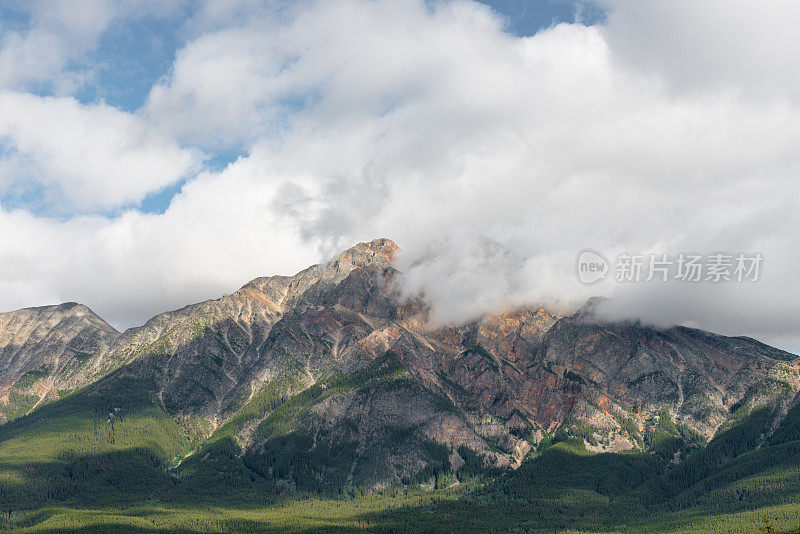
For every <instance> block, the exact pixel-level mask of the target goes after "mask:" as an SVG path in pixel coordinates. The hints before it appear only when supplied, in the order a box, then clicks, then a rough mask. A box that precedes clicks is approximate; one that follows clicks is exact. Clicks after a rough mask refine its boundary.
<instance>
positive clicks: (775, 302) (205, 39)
mask: <svg viewBox="0 0 800 534" xmlns="http://www.w3.org/2000/svg"><path fill="white" fill-rule="evenodd" d="M246 5H249V4H246ZM694 5H695V4H694V3H692V4H691V6H690V5H689V4H685V5H684V4H678V3H662V4H660V6H659V8H658V10H656V9H655V8H649V9H646V8H641V7H638V6H639V3H633V2H630V3H625V2H615V3H614V4H613V6H612V7H613V9H614V11H613V12H612V13H611V15H610V17H609V22H608V24H607V25H606V26H601V27H585V26H583V25H580V24H572V25H570V24H562V25H559V26H556V27H554V28H551V29H548V30H546V31H542V32H540V33H538V34H536V35H535V36H532V37H529V38H518V37H514V36H511V35H509V34H507V33H505V32H504V31H503V24H502V20H500V19H499V18H498V17H497V16H496V15H495V14H493V13H492V12H491V11H490V10H489V9H488V8H486V7H485V6H482V5H480V4H477V3H473V2H443V3H433V4H429V3H425V2H422V1H421V0H420V1H412V0H404V1H396V0H393V1H376V2H364V1H357V0H337V1H324V2H303V3H299V4H294V5H293V7H292V8H290V9H283V10H282V11H280V12H277V13H276V11H275V10H274V9H272V8H271V7H268V8H266V9H264V10H254V11H253V12H252V13H251V16H249V17H244V18H243V17H242V16H241V12H240V10H236V9H233V10H232V11H231V10H230V9H229V8H225V9H223V11H224V13H222V14H221V15H220V17H219V18H218V19H214V20H211V19H203V17H204V16H207V15H203V14H202V13H201V14H200V15H198V17H199V19H198V20H196V21H194V24H195V27H196V28H202V30H198V32H199V33H198V36H197V38H196V39H194V40H193V41H191V42H189V43H188V44H187V46H186V47H185V48H184V49H183V50H182V51H181V52H180V53H179V55H178V57H177V59H176V63H175V65H174V66H173V72H172V74H171V76H169V77H168V78H166V79H164V80H162V82H160V83H159V84H157V85H156V86H155V87H154V88H153V90H152V92H151V94H150V98H149V101H148V104H147V106H146V108H145V109H144V110H142V113H143V116H145V117H147V118H146V120H148V121H152V122H153V123H157V124H158V127H159V131H162V132H169V133H170V134H171V135H174V136H176V137H177V138H179V139H181V140H183V142H188V143H196V144H197V145H199V146H201V147H205V148H209V147H219V146H240V145H243V146H244V147H245V148H246V149H247V150H248V153H249V156H248V157H247V158H244V159H242V160H240V161H239V162H237V163H236V164H235V165H233V166H231V167H230V168H229V169H227V170H225V171H224V172H221V173H218V174H214V173H208V174H204V175H202V176H201V177H200V178H198V180H197V181H196V182H190V183H189V184H188V185H187V186H185V187H184V190H183V192H182V194H181V195H180V196H179V197H178V198H176V199H175V201H174V202H173V204H172V206H171V207H170V209H169V210H168V211H167V212H166V213H165V214H164V215H161V216H156V215H141V214H136V213H130V214H127V215H125V216H124V217H122V218H118V219H114V220H110V221H109V220H104V219H98V218H90V219H76V220H71V221H69V222H67V223H51V222H48V221H41V220H35V219H31V218H30V216H27V215H24V214H20V213H14V214H0V216H2V217H3V219H0V221H6V222H5V224H9V225H10V224H14V225H17V226H19V227H21V228H23V227H24V228H37V229H38V230H37V232H40V233H39V234H36V235H35V236H28V237H29V238H31V239H35V240H36V242H37V243H53V245H52V250H51V249H48V250H46V251H39V252H37V251H36V247H25V246H24V242H21V243H18V244H17V246H16V247H13V248H12V245H6V244H3V245H0V247H2V248H0V258H3V259H4V260H3V261H4V262H0V272H2V273H6V272H8V273H12V274H13V273H15V272H17V273H18V272H20V271H21V270H26V272H27V273H28V274H27V275H26V277H22V276H21V275H20V276H17V277H16V278H8V279H9V280H10V279H13V280H15V282H14V284H17V285H18V286H19V287H16V286H15V287H16V289H14V290H15V291H16V293H15V294H16V295H19V297H18V298H17V299H16V300H13V302H14V303H18V302H20V301H21V300H22V299H23V298H24V297H25V295H26V294H27V293H28V292H29V293H31V294H41V295H47V294H51V295H54V296H57V297H59V298H71V299H73V300H83V301H86V302H87V303H88V304H90V305H92V304H94V303H100V305H97V304H95V305H96V307H98V309H99V310H100V311H105V312H106V313H107V314H108V315H111V316H113V317H120V318H124V320H126V321H128V320H130V321H132V320H133V318H136V317H138V318H140V319H144V318H145V315H146V313H145V312H149V313H154V312H156V311H158V310H159V309H163V308H164V307H167V305H178V304H181V303H183V302H185V301H186V300H197V298H201V297H206V296H210V295H209V293H211V294H213V291H212V290H214V291H220V290H222V288H223V287H236V286H237V285H239V284H241V283H243V282H244V281H246V280H247V279H248V278H250V277H252V276H255V275H256V274H268V273H273V272H278V271H283V272H287V271H291V270H294V269H299V268H301V267H303V266H304V265H305V264H306V263H308V262H309V261H310V260H311V258H313V256H314V254H313V252H314V250H316V249H315V247H316V246H317V245H321V246H322V247H323V248H324V252H325V253H330V252H332V251H333V250H334V249H337V248H340V247H342V246H346V245H349V244H351V243H352V242H353V241H356V240H364V239H372V238H374V237H378V236H387V237H390V238H393V239H395V240H396V241H398V242H399V244H400V245H401V246H403V247H405V248H406V250H407V255H406V257H405V261H407V262H408V266H409V276H408V278H409V284H410V285H409V287H410V288H411V289H415V290H417V289H421V290H425V291H426V292H427V293H428V294H429V296H431V297H432V298H433V299H434V303H435V305H436V306H437V313H438V316H439V317H440V318H441V319H443V320H461V319H465V318H468V317H470V316H473V315H474V314H475V313H478V312H479V311H482V310H485V309H493V308H499V307H503V306H506V305H514V304H517V303H520V302H531V301H534V302H536V301H539V302H558V303H559V304H563V303H577V302H579V301H580V300H582V299H584V298H586V297H588V296H589V295H590V294H592V293H593V292H594V290H592V289H591V288H586V287H584V286H582V285H580V284H579V283H578V282H577V280H576V277H575V273H574V262H575V256H576V255H577V253H578V252H579V251H580V250H582V249H584V248H586V247H591V248H594V249H598V250H600V251H602V252H604V253H606V254H607V255H608V256H612V257H613V256H614V255H615V254H616V253H617V252H619V251H623V250H629V251H634V252H650V251H659V250H664V251H667V252H673V253H678V252H682V251H687V252H689V251H699V252H714V251H719V250H726V251H730V252H731V253H735V252H739V251H761V252H762V253H763V254H764V256H765V271H764V274H763V278H762V280H761V281H760V282H759V283H758V284H755V285H752V286H745V285H730V284H728V285H716V286H711V285H707V286H702V287H695V286H680V287H677V288H676V287H675V286H674V285H670V284H667V285H662V286H653V285H641V286H630V287H628V288H627V289H624V290H623V289H620V288H614V287H609V288H607V290H608V291H609V292H611V293H614V295H615V296H617V298H618V302H620V303H623V304H624V307H625V311H627V312H630V313H636V314H637V315H640V316H645V317H646V318H648V319H649V320H652V321H659V322H664V321H666V322H676V321H678V322H681V321H683V322H689V321H691V322H694V323H696V324H698V325H700V326H703V327H707V328H712V329H715V330H718V331H724V332H727V333H737V334H750V335H755V336H758V337H762V338H765V339H768V340H774V341H775V342H780V343H781V344H784V346H793V347H800V330H798V327H797V326H796V325H797V324H800V322H798V318H800V304H799V303H798V302H797V300H796V299H795V298H793V295H794V294H795V293H796V289H797V286H798V282H797V279H796V275H795V273H796V271H797V269H796V265H798V263H797V262H798V261H800V257H798V252H797V251H796V250H795V249H794V248H793V247H794V243H796V242H797V241H798V237H800V219H798V215H797V210H796V202H797V198H800V191H799V190H798V189H799V188H800V183H799V182H798V181H797V178H796V177H797V173H798V170H800V155H798V152H797V150H796V147H797V146H798V141H800V102H798V100H797V99H796V98H794V97H795V96H796V93H795V91H796V88H797V87H798V85H797V83H796V80H795V76H796V75H795V74H794V71H796V70H797V69H794V70H793V71H792V72H788V70H790V69H789V67H791V66H792V65H793V62H794V61H796V58H793V56H792V52H793V50H796V49H798V47H799V46H798V45H800V42H798V40H800V38H798V37H795V36H794V34H789V33H788V32H784V31H783V30H780V31H778V33H777V34H778V35H780V36H781V39H782V42H783V43H784V44H783V45H781V46H780V47H775V46H772V45H769V46H772V48H769V47H768V48H769V50H770V53H772V54H773V55H774V57H773V56H771V57H770V60H769V61H767V62H766V63H762V62H759V60H758V59H759V58H760V57H761V56H759V55H756V56H749V55H747V54H748V53H749V52H747V51H748V50H750V49H749V48H748V47H749V46H752V47H755V48H756V49H763V48H764V47H765V46H767V45H768V44H769V43H770V41H769V39H770V35H771V34H772V32H773V30H774V28H773V26H772V25H771V24H770V23H769V21H770V20H771V19H769V17H767V16H766V15H764V17H766V18H764V17H761V15H759V16H758V17H754V18H752V19H751V20H752V21H753V23H752V24H751V26H749V27H748V28H747V31H744V32H740V33H738V34H736V33H735V31H734V30H735V29H736V28H738V27H739V26H738V25H739V22H737V20H739V18H741V15H740V12H739V11H735V12H734V11H731V12H730V13H729V12H728V11H727V10H725V9H717V10H711V11H708V10H706V8H705V7H698V8H696V9H695V8H693V7H692V6H694ZM726 5H727V4H726ZM673 6H674V7H673ZM212 7H213V6H212ZM217 7H219V6H218V5H217ZM732 9H733V8H732ZM737 9H738V8H737ZM661 11H664V13H661ZM662 14H663V15H664V16H665V18H663V20H665V21H667V22H668V24H669V25H671V26H669V27H671V28H673V29H675V31H677V29H678V28H684V29H685V32H687V36H686V38H687V39H689V42H693V43H696V44H694V45H691V46H689V48H688V49H686V50H684V51H683V52H680V50H681V49H680V48H677V49H676V48H673V47H670V46H669V45H668V37H669V35H670V34H669V33H663V34H661V33H658V31H657V28H654V27H653V25H654V24H655V22H654V21H657V20H662V19H661V16H662ZM712 14H713V15H714V17H716V18H714V17H712V16H711V15H712ZM667 15H668V16H667ZM737 17H738V18H737ZM220 21H222V22H220ZM637 25H641V27H642V28H644V29H643V30H641V31H639V30H637V31H634V27H635V26H637ZM781 27H782V26H781ZM647 28H651V29H650V30H648V29H647ZM704 32H705V33H704ZM703 35H709V36H715V39H716V41H715V43H717V44H715V45H709V48H708V50H706V49H705V48H703V46H704V45H703V42H704V41H703V40H702V38H703ZM733 35H736V36H737V38H739V39H741V40H742V42H741V43H739V42H736V43H733V42H732V41H731V40H732V39H733V37H732V36H733ZM651 37H652V41H653V42H650V41H649V39H651ZM728 42H730V47H729V48H726V46H725V45H723V44H720V43H728ZM696 47H699V48H701V49H703V52H702V53H700V54H696V55H691V54H690V53H689V52H691V51H692V50H694V48H696ZM759 47H760V48H759ZM634 49H635V50H634ZM704 54H705V55H704ZM753 57H755V59H753ZM681 58H682V59H683V60H685V63H682V62H681V61H679V60H680V59H681ZM739 59H741V60H742V68H741V69H739V70H737V69H736V65H737V61H738V60H739ZM716 62H719V63H720V64H719V65H716ZM709 69H710V70H709ZM714 69H717V70H714ZM709 72H711V74H708V73H709ZM301 104H302V105H301ZM23 233H25V232H23ZM65 242H70V243H72V242H76V243H78V244H79V246H77V247H71V249H74V250H76V251H83V253H84V254H83V256H78V257H89V256H90V255H89V254H88V252H89V251H92V253H93V254H94V255H96V256H97V257H98V258H99V259H97V260H95V259H91V260H84V261H83V263H80V262H78V264H80V265H81V271H80V272H84V271H85V272H89V273H100V274H99V275H96V276H92V277H89V276H86V275H80V274H78V272H79V271H77V270H76V269H77V267H74V268H73V267H71V266H68V265H67V266H63V267H62V266H60V267H59V269H60V270H56V271H40V270H36V269H33V272H31V271H30V270H27V268H25V267H20V266H21V265H28V264H25V258H24V257H21V256H20V255H19V253H18V251H19V250H26V251H27V252H29V255H30V257H31V258H36V259H38V258H48V259H49V258H53V257H60V256H62V255H65V254H66V255H67V256H68V257H70V258H75V257H76V256H75V255H79V254H80V252H65V246H63V245H62V246H59V245H58V243H65ZM15 251H16V252H15ZM432 251H433V252H432ZM15 253H16V254H17V255H16V256H15V255H14V254H15ZM143 258H146V260H145V259H143ZM36 259H32V260H31V265H39V264H43V263H44V261H36ZM33 273H37V274H33ZM10 276H11V275H10ZM0 278H3V279H6V278H7V277H6V276H2V277H0ZM123 280H124V282H123ZM26 288H27V289H26ZM67 293H68V294H69V295H72V296H70V297H67ZM192 296H196V297H197V298H190V297H192ZM180 299H183V300H180ZM128 301H130V302H134V303H135V304H134V305H130V306H129V307H128V308H125V306H124V305H123V304H121V303H124V302H128ZM9 302H12V301H11V300H9ZM120 320H121V321H122V320H123V319H120ZM793 343H796V345H792V344H793Z"/></svg>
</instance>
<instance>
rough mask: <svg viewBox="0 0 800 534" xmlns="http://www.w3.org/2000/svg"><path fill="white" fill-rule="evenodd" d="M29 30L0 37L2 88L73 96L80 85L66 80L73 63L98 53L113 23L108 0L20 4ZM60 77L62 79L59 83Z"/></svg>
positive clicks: (73, 78)
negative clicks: (50, 89)
mask: <svg viewBox="0 0 800 534" xmlns="http://www.w3.org/2000/svg"><path fill="white" fill-rule="evenodd" d="M20 7H22V8H24V9H25V10H26V11H27V15H28V16H29V17H30V25H29V26H28V27H27V28H25V29H23V30H15V31H3V32H2V36H0V87H6V88H21V87H26V86H28V85H30V84H43V83H44V84H52V85H54V86H55V88H56V89H57V90H58V91H59V92H71V91H72V90H74V88H75V85H76V84H78V85H79V84H80V83H81V81H80V80H79V78H80V77H79V76H78V78H76V77H75V75H64V74H63V72H64V70H65V69H66V67H67V66H68V65H69V63H70V62H73V61H77V60H79V59H81V58H82V57H83V56H84V55H85V54H86V53H87V52H88V51H90V50H91V49H92V48H94V47H95V46H96V44H97V40H98V39H99V38H100V35H102V33H103V32H104V31H105V29H106V28H107V26H108V24H109V22H110V21H111V19H112V17H113V7H112V5H111V2H109V1H107V0H76V1H71V2H60V1H57V0H53V1H44V2H31V3H22V4H21V5H20ZM57 75H61V76H58V77H57V78H56V76H57Z"/></svg>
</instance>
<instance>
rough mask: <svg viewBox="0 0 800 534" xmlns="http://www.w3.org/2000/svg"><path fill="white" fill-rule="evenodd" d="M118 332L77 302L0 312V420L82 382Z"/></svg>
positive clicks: (83, 382) (10, 417) (21, 412)
mask: <svg viewBox="0 0 800 534" xmlns="http://www.w3.org/2000/svg"><path fill="white" fill-rule="evenodd" d="M117 337H119V332H117V331H116V330H115V329H114V328H112V327H111V326H110V325H109V324H108V323H106V322H105V321H103V320H102V319H101V318H100V317H98V316H97V315H96V314H95V313H94V312H93V311H92V310H90V309H89V308H87V307H86V306H83V305H81V304H76V303H74V302H68V303H65V304H60V305H58V306H42V307H39V308H26V309H23V310H17V311H13V312H8V313H0V422H2V421H5V420H7V419H13V418H15V417H18V416H20V415H24V414H25V413H27V412H29V411H31V410H32V409H33V408H35V407H36V406H38V405H39V404H41V403H42V402H46V401H48V400H52V399H57V398H58V397H59V396H60V395H61V394H62V393H63V392H66V391H69V390H72V389H75V388H78V387H81V386H83V385H85V384H87V383H89V381H90V377H91V376H92V375H93V373H94V362H93V361H92V360H94V358H95V355H98V354H105V353H106V352H108V350H109V347H110V346H111V344H112V343H113V342H114V340H115V339H116V338H117Z"/></svg>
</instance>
